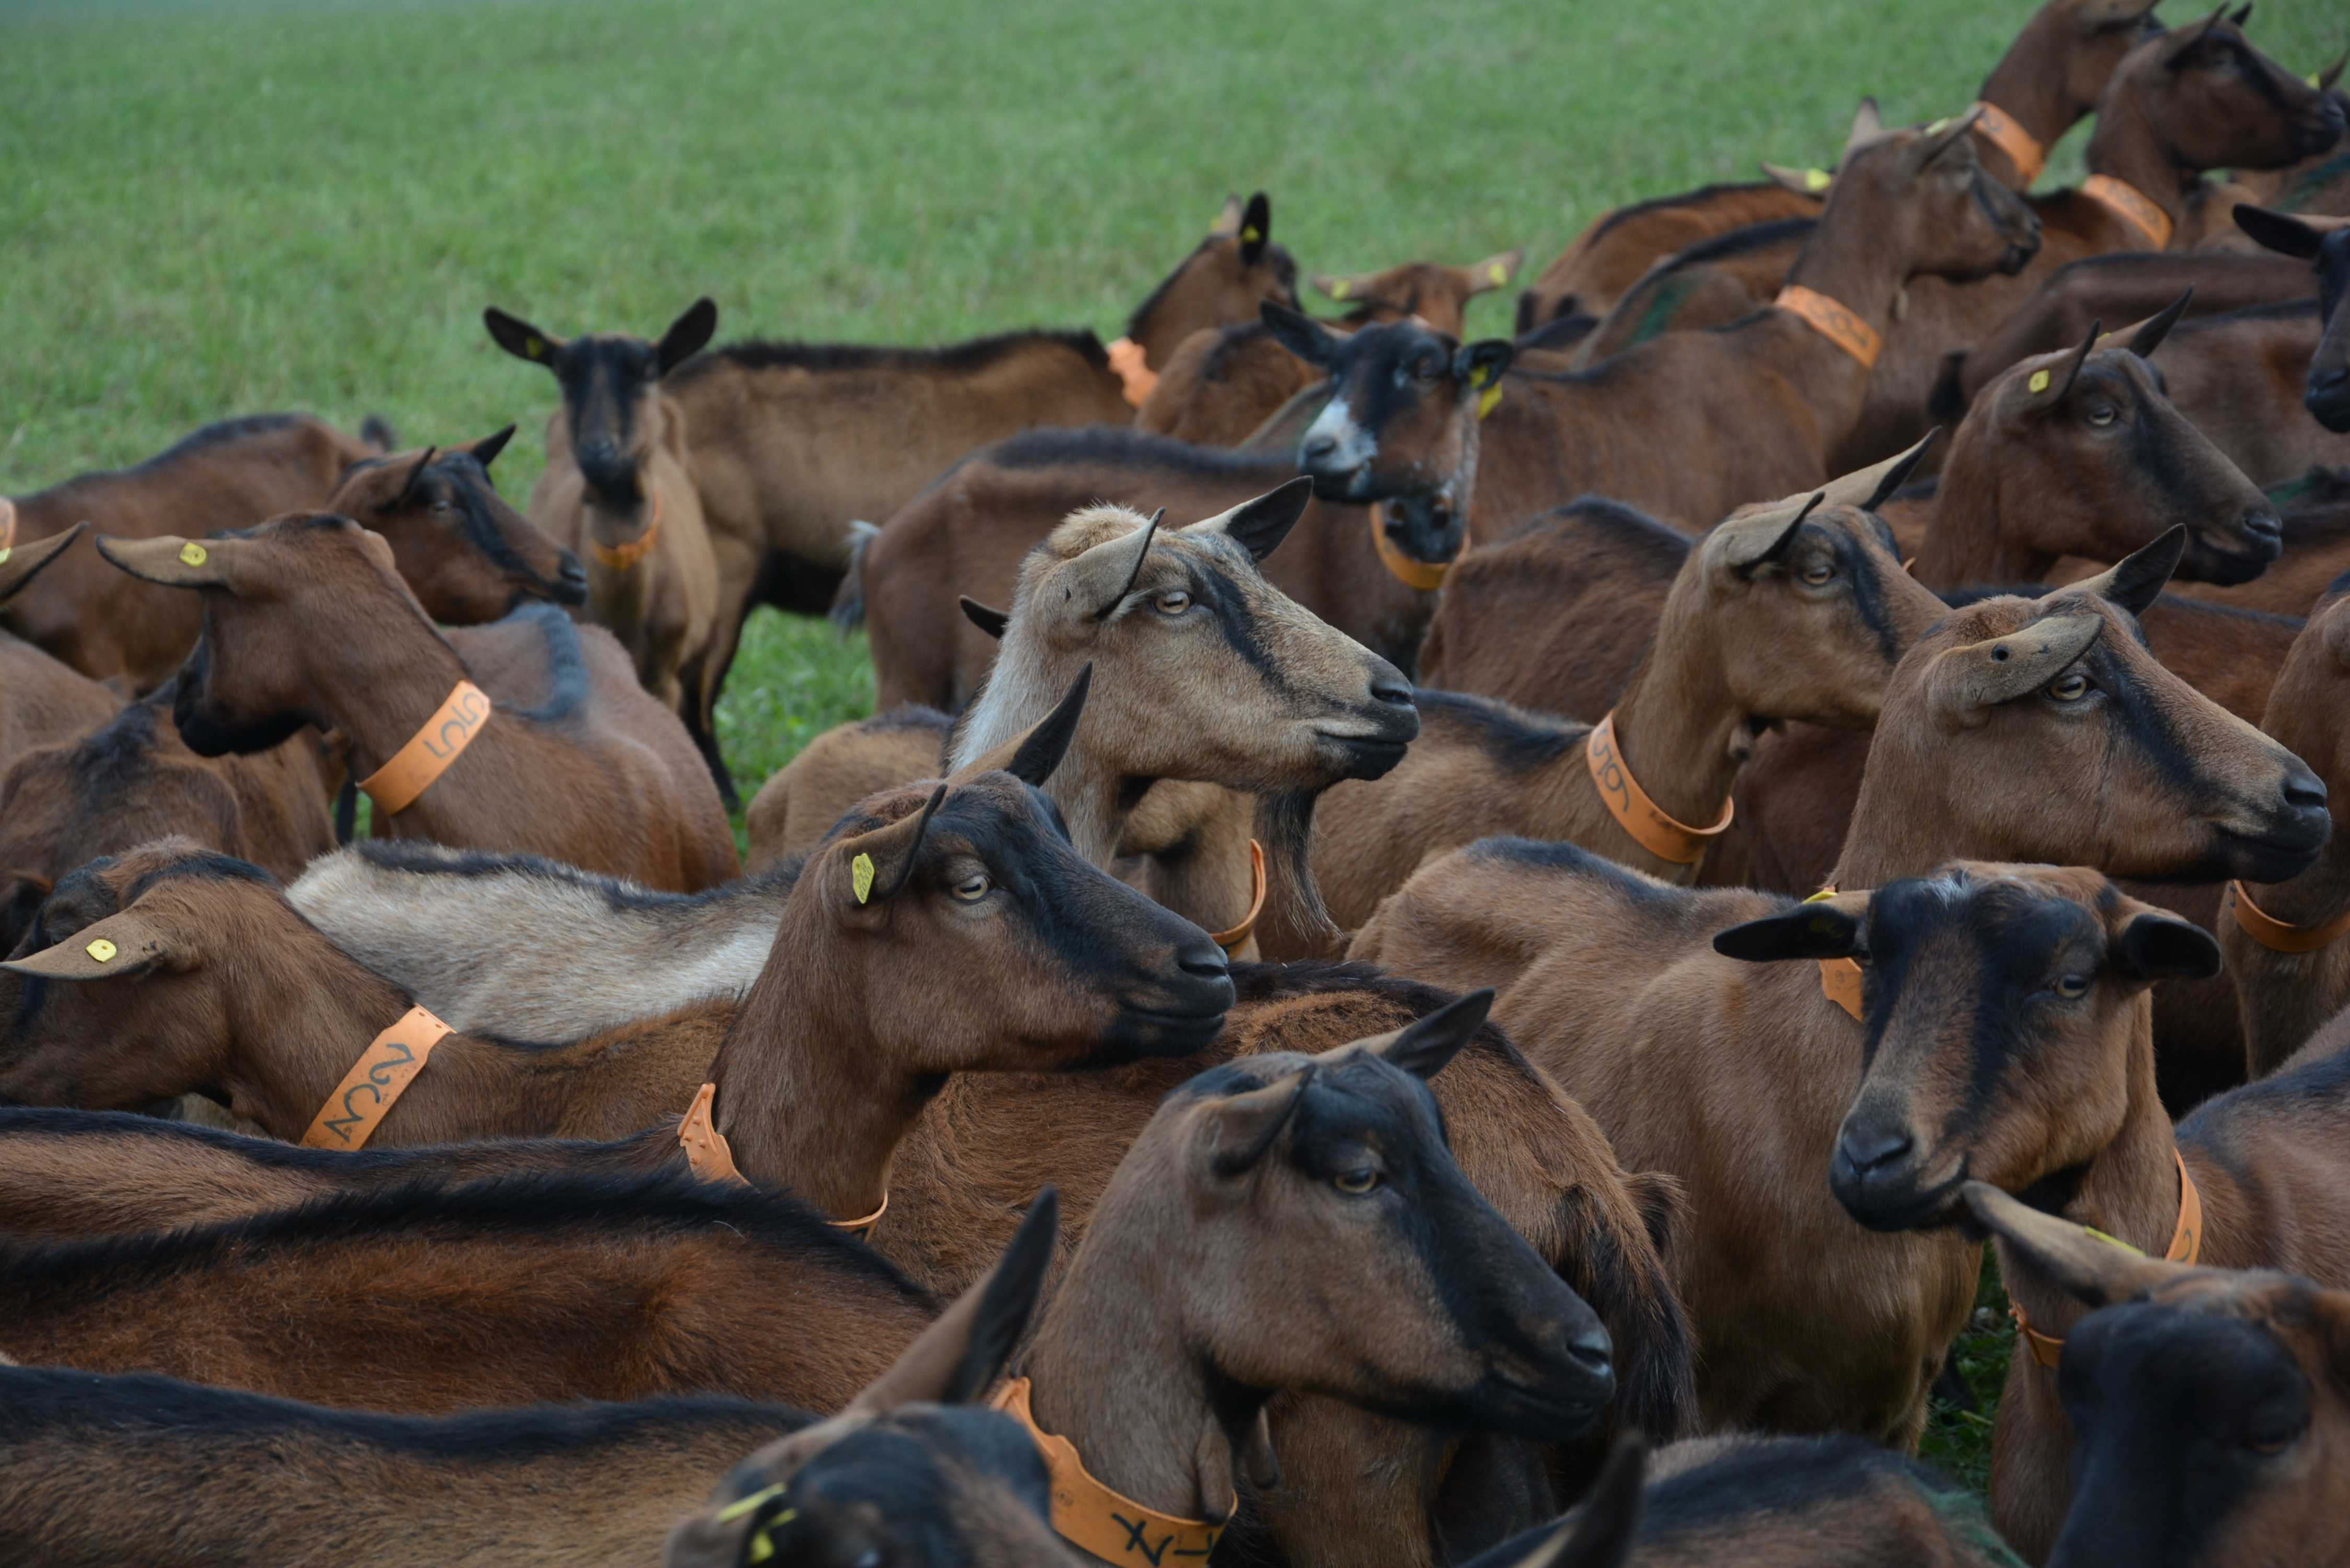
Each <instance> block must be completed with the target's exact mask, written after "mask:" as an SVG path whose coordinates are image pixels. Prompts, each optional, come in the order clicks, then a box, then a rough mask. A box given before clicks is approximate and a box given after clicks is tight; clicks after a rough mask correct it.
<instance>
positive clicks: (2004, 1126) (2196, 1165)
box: [1719, 864, 2350, 1562]
mask: <svg viewBox="0 0 2350 1568" xmlns="http://www.w3.org/2000/svg"><path fill="white" fill-rule="evenodd" d="M1719 945H1720V947H1721V950H1723V951H1725V952H1731V953H1737V954H1741V955H1742V956H1745V957H1749V958H1756V959H1763V958H1791V959H1808V960H1827V961H1839V960H1844V959H1855V960H1866V963H1865V966H1864V967H1863V969H1862V981H1861V985H1862V993H1863V998H1864V1006H1865V1027H1866V1045H1865V1046H1864V1057H1863V1059H1864V1061H1865V1063H1866V1065H1865V1067H1864V1068H1863V1071H1862V1074H1861V1078H1860V1083H1859V1085H1858V1087H1857V1089H1856V1092H1855V1093H1854V1094H1853V1096H1851V1098H1850V1102H1849V1104H1850V1109H1849V1111H1848V1112H1847V1114H1846V1116H1845V1117H1844V1121H1843V1126H1842V1127H1841V1130H1840V1131H1839V1132H1838V1134H1837V1136H1836V1141H1835V1154H1834V1157H1833V1159H1832V1161H1831V1162H1830V1164H1829V1171H1828V1175H1829V1184H1830V1186H1831V1187H1832V1188H1833V1189H1834V1190H1835V1196H1836V1199H1837V1201H1839V1202H1840V1203H1842V1204H1843V1205H1844V1207H1845V1209H1846V1210H1847V1211H1848V1212H1849V1213H1850V1214H1851V1215H1852V1217H1853V1218H1854V1219H1856V1220H1858V1221H1860V1222H1861V1223H1862V1224H1864V1225H1866V1226H1867V1227H1869V1228H1870V1229H1871V1230H1873V1231H1897V1232H1908V1231H1911V1230H1912V1229H1913V1228H1918V1227H1945V1226H1948V1225H1949V1224H1950V1221H1951V1220H1954V1219H1959V1218H1963V1210H1962V1209H1961V1203H1962V1196H1961V1194H1962V1189H1964V1188H1965V1186H1966V1184H1967V1183H1968V1181H1969V1180H1970V1179H1972V1180H1974V1181H1978V1182H1982V1183H1985V1184H1988V1185H1989V1186H1991V1187H1995V1188H1997V1189H2001V1190H2002V1191H2003V1192H2008V1193H2015V1194H2021V1195H2024V1196H2025V1197H2026V1198H2027V1199H2028V1200H2029V1201H2032V1202H2034V1203H2037V1204H2040V1205H2043V1206H2045V1207H2046V1208H2048V1209H2051V1210H2054V1211H2055V1212H2057V1213H2058V1214H2060V1215H2062V1216H2063V1217H2064V1219H2066V1220H2071V1221H2073V1222H2074V1223H2075V1224H2087V1225H2094V1226H2095V1227H2096V1228H2097V1229H2098V1230H2099V1231H2103V1232H2104V1233H2105V1234H2106V1235H2107V1236H2111V1237H2113V1238H2115V1239H2116V1240H2118V1241H2122V1242H2125V1243H2126V1244H2127V1245H2129V1246H2131V1247H2134V1248H2137V1249H2138V1250H2140V1251H2144V1252H2145V1253H2147V1255H2148V1256H2153V1257H2160V1256H2168V1257H2169V1258H2171V1259H2172V1260H2174V1261H2178V1262H2194V1261H2197V1260H2198V1259H2200V1260H2201V1261H2203V1262H2209V1263H2211V1264H2214V1265H2216V1266H2220V1267H2225V1268H2277V1269H2287V1270H2291V1271H2293V1272H2296V1273H2304V1274H2307V1275H2309V1276H2311V1277H2313V1278H2314V1279H2317V1280H2319V1281H2321V1282H2338V1281H2342V1280H2345V1278H2350V1203H2345V1199H2344V1198H2343V1195H2342V1183H2341V1181H2340V1180H2339V1179H2338V1159H2339V1157H2338V1155H2337V1153H2336V1150H2337V1149H2338V1147H2339V1145H2340V1128H2341V1126H2342V1118H2343V1116H2344V1115H2345V1110H2350V1103H2346V1102H2345V1092H2346V1090H2350V1078H2345V1072H2344V1066H2345V1063H2344V1061H2343V1060H2342V1059H2341V1058H2339V1057H2327V1058H2323V1059H2320V1060H2316V1061H2307V1062H2304V1063H2303V1064H2299V1065H2297V1066H2296V1067H2295V1068H2294V1069H2293V1070H2291V1071H2289V1072H2287V1073H2285V1074H2282V1075H2279V1076H2277V1077H2274V1078H2272V1079H2269V1080H2266V1081H2264V1082H2262V1083H2261V1084H2257V1085H2251V1086H2248V1087H2246V1088H2242V1089H2238V1090H2234V1091H2232V1092H2230V1093H2229V1094H2226V1095H2222V1096H2220V1097H2218V1098H2217V1099H2214V1100H2211V1101H2210V1102H2209V1103H2207V1104H2206V1105H2205V1106H2202V1108H2200V1109H2199V1110H2198V1111H2197V1112H2196V1113H2195V1114H2194V1115H2193V1116H2190V1117H2189V1118H2188V1119H2187V1120H2185V1121H2184V1122H2181V1123H2179V1124H2178V1127H2177V1128H2176V1131H2175V1135H2174V1129H2173V1127H2172V1126H2171V1120H2170V1116H2169V1115H2168V1113H2167V1112H2166V1111H2165V1110H2164V1109H2163V1107H2162V1104H2161V1101H2160V1100H2159V1099H2158V1097H2157V1096H2156V1094H2155V1090H2154V1043H2153V1036H2152V1033H2151V1030H2150V1028H2149V1024H2148V1012H2149V1002H2148V998H2147V983H2148V982H2149V981H2151V980H2154V979H2156V978H2158V977H2160V976H2163V975H2168V974H2179V973H2210V972H2212V971H2216V970H2217V969H2218V968H2219V965H2220V951H2219V948H2218V946H2217V944H2216V943H2214V942H2213V940H2211V938H2210V936H2209V935H2208V934H2207V933H2205V932H2204V931H2203V930H2201V929H2199V928H2197V927H2194V926H2190V925H2189V924H2187V923H2186V922H2185V921H2183V920H2179V919H2175V918H2174V917H2172V916H2170V915H2168V914H2166V913H2164V912H2163V911H2161V910H2158V909H2150V908H2148V907H2147V906H2146V905H2144V904H2140V903H2138V902H2137V900H2135V899H2132V898H2127V897H2126V896H2124V895H2123V894H2122V893H2121V892H2120V890H2119V889H2117V888H2115V887H2113V886H2112V885H2111V884H2110V883H2108V882H2107V881H2106V879H2105V878H2104V877H2101V876H2099V875H2098V874H2097V873H2095V872H2094V871H2088V870H2083V869H2079V868H2065V869H2058V868H2055V867H2036V866H2035V867H2019V866H1993V865H1977V864H1959V865H1955V866H1951V867H1946V868H1944V869H1943V870H1941V871H1940V872H1939V873H1937V874H1936V875H1934V876H1932V877H1924V878H1918V879H1910V880H1903V881H1898V882H1893V883H1889V884H1887V885H1885V886H1882V887H1880V888H1877V890H1876V892H1875V894H1874V896H1873V897H1869V898H1866V903H1865V905H1864V902H1863V898H1862V896H1860V895H1853V896H1850V897H1848V898H1837V899H1835V900H1833V901H1832V903H1831V904H1830V905H1829V906H1827V907H1825V908H1814V909H1798V910H1797V911H1795V912H1794V913H1793V914H1791V915H1783V916H1781V917H1779V918H1777V919H1771V920H1766V921H1763V922H1762V923H1761V924H1759V925H1754V926H1748V927H1745V928H1742V929H1737V930H1730V931H1724V932H1723V933H1722V934H1721V938H1720V939H1719ZM1785 967H1788V968H1790V969H1792V970H1794V971H1795V972H1797V973H1798V975H1799V977H1808V975H1809V973H1810V972H1811V971H1812V970H1813V965H1812V964H1811V963H1803V964H1800V965H1794V966H1785ZM1978 1212H1980V1210H1978ZM1999 1254H2000V1257H1999V1262H2000V1275H2001V1278H2002V1280H2003V1281H2004V1282H2005V1283H2006V1285H2007V1289H2008V1293H2009V1296H2010V1298H2011V1299H2012V1301H2013V1302H2014V1303H2015V1305H2016V1306H2017V1308H2018V1309H2019V1311H2020V1312H2021V1314H2022V1316H2021V1317H2020V1318H2019V1320H2018V1321H2019V1324H2020V1325H2021V1326H2022V1328H2023V1329H2024V1330H2025V1332H2024V1333H2023V1334H2022V1335H2020V1336H2019V1338H2018V1339H2017V1342H2016V1345H2015V1350H2014V1354H2013V1355H2012V1357H2011V1359H2010V1361H2009V1363H2008V1375H2007V1385H2006V1388H2005V1391H2004V1393H2003V1395H2002V1398H2001V1400H2000V1407H1999V1424H1998V1428H1997V1431H1996V1433H1995V1434H1994V1438H1993V1442H1992V1451H1991V1517H1992V1519H1993V1521H1995V1522H1996V1523H1997V1524H1998V1525H1999V1528H2000V1532H2001V1533H2002V1534H2003V1535H2004V1536H2006V1537H2007V1539H2008V1540H2009V1541H2010V1542H2012V1543H2013V1544H2014V1545H2015V1547H2016V1549H2017V1550H2018V1551H2019V1552H2022V1553H2023V1554H2024V1556H2026V1557H2027V1558H2029V1559H2031V1560H2033V1561H2034V1562H2037V1561H2039V1560H2041V1559H2042V1558H2043V1557H2045V1556H2046V1554H2047V1552H2048V1549H2049V1547H2050V1546H2051V1545H2052V1544H2053V1542H2054V1540H2055V1538H2056V1534H2057V1532H2058V1528H2059V1526H2060V1524H2061V1522H2062V1521H2063V1520H2064V1512H2065V1506H2066V1503H2067V1501H2068V1496H2067V1494H2068V1490H2069V1489H2068V1488H2067V1487H2066V1485H2065V1484H2064V1479H2063V1478H2064V1476H2065V1474H2066V1470H2067V1459H2068V1458H2069V1456H2068V1453H2067V1449H2069V1447H2070V1433H2069V1429H2068V1428H2067V1427H2066V1425H2065V1421H2064V1411H2063V1408H2062V1407H2061V1405H2060V1404H2059V1402H2058V1399H2057V1397H2056V1384H2057V1379H2056V1376H2054V1370H2055V1367H2056V1365H2057V1363H2058V1362H2059V1361H2060V1360H2061V1359H2064V1358H2066V1352H2065V1349H2064V1343H2063V1342H2064V1339H2065V1337H2066V1336H2067V1334H2068V1333H2069V1332H2070V1330H2071V1329H2072V1328H2073V1326H2074V1324H2076V1323H2077V1322H2078V1321H2079V1319H2080V1317H2081V1315H2082V1314H2081V1311H2080V1306H2079V1303H2077V1302H2075V1301H2074V1300H2073V1299H2072V1297H2071V1295H2070V1293H2067V1292H2066V1291H2065V1290H2064V1285H2063V1282H2062V1281H2061V1280H2052V1279H2050V1278H2049V1277H2048V1276H2047V1275H2045V1274H2043V1273H2041V1272H2038V1271H2037V1270H2036V1269H2035V1268H2034V1267H2033V1260H2032V1259H2030V1258H2029V1257H2028V1256H2024V1255H2021V1254H2019V1253H2018V1252H2016V1251H2014V1250H2013V1249H2012V1248H2010V1247H2009V1246H2007V1245H2006V1244H2004V1242H2003V1241H2002V1243H2001V1245H2000V1247H1999Z"/></svg>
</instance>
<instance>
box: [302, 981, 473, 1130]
mask: <svg viewBox="0 0 2350 1568" xmlns="http://www.w3.org/2000/svg"><path fill="white" fill-rule="evenodd" d="M448 1033H449V1026H448V1025H447V1024H445V1023H442V1022H441V1021H440V1020H439V1019H437V1018H435V1017H433V1016H432V1014H431V1013H430V1012H426V1011H425V1010H424V1009H422V1008H421V1007H411V1008H410V1009H409V1010H408V1011H407V1012H403V1013H401V1014H400V1022H399V1023H395V1024H393V1025H392V1026H391V1027H390V1028H389V1029H387V1030H385V1031H384V1032H383V1033H380V1034H379V1035H377V1036H376V1037H375V1039H374V1040H373V1041H372V1042H371V1043H369V1045H368V1048H367V1049H366V1050H365V1051H362V1052H361V1053H359V1060H358V1061H357V1062H355V1063H353V1064H352V1065H351V1070H350V1071H349V1072H348V1073H346V1074H344V1075H343V1081H342V1082H341V1083H339V1084H338V1085H335V1090H334V1093H332V1094H330V1095H328V1096H327V1103H326V1104H325V1105H323V1106H319V1107H318V1114H317V1116H313V1117H312V1118H311V1119H310V1130H309V1131H307V1132H306V1133H304V1134H303V1135H302V1146H303V1147H305V1148H364V1147H367V1140H368V1139H369V1137H373V1136H374V1135H375V1129H376V1128H377V1127H379V1126H380V1125H381V1124H382V1122H383V1118H384V1117H385V1116H387V1115H388V1114H389V1113H390V1110H391V1107H392V1106H394V1105H395V1104H396V1103H398V1101H399V1099H400V1096H402V1095H404V1094H406V1093H407V1092H408V1085H411V1084H412V1083H414V1082H415V1081H416V1075H417V1074H419V1073H421V1072H422V1071H424V1064H425V1062H426V1061H427V1060H428V1059H429V1058H430V1057H431V1056H432V1047H434V1046H435V1045H438V1044H441V1042H442V1039H443V1038H444V1037H445V1036H446V1035H447V1034H448ZM361 1095H365V1096H367V1102H366V1103H365V1104H364V1105H362V1104H360V1103H359V1096H361Z"/></svg>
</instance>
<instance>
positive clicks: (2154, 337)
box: [2129, 284, 2195, 359]
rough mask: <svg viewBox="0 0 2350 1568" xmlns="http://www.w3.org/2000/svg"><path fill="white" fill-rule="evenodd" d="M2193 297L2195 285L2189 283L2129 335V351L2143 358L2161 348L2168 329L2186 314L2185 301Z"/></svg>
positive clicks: (2168, 333) (2168, 332) (2168, 334)
mask: <svg viewBox="0 0 2350 1568" xmlns="http://www.w3.org/2000/svg"><path fill="white" fill-rule="evenodd" d="M2194 297H2195V286H2194V285H2193V284H2189V285H2188V286H2187V292H2186V293H2184V294H2182V295H2180V296H2178V298H2177V299H2174V300H2172V301H2171V302H2170V304H2169V305H2168V306H2166V307H2164V309H2163V311H2162V313H2161V314H2160V315H2159V316H2157V317H2155V318H2154V319H2153V320H2151V321H2149V322H2147V324H2146V325H2145V326H2143V327H2139V328H2138V329H2137V331H2136V332H2134V333H2132V334H2131V335H2130V340H2129V351H2130V352H2131V353H2133V354H2135V355H2137V357H2138V358H2141V359H2143V358H2147V356H2149V355H2151V354H2152V353H2153V352H2154V351H2155V350H2156V349H2158V348H2161V347H2162V340H2163V339H2164V338H2165V337H2169V336H2170V329H2171V328H2172V327H2176V326H2177V325H2178V318H2179V317H2182V316H2184V315H2186V314H2187V302H2188V301H2189V300H2190V299H2192V298H2194Z"/></svg>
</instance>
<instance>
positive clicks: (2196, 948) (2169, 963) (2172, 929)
mask: <svg viewBox="0 0 2350 1568" xmlns="http://www.w3.org/2000/svg"><path fill="white" fill-rule="evenodd" d="M2237 896H2238V897H2239V898H2241V897H2242V895H2241V894H2238V895H2237ZM2114 963H2115V964H2116V967H2118V968H2119V969H2120V970H2121V971H2123V972H2124V973H2126V974H2133V975H2137V976H2138V977H2140V978H2141V979H2145V980H2209V979H2210V978H2211V977H2212V976H2213V975H2215V974H2218V973H2219V972H2220V944H2219V943H2218V942H2217V941H2215V940H2212V936H2211V933H2210V932H2209V931H2207V930H2205V929H2203V928H2202V927H2200V926H2197V925H2190V924H2189V923H2188V922H2187V921H2185V920H2182V919H2178V918H2176V917H2175V916H2171V915H2154V914H2148V915H2140V916H2138V917H2137V919H2134V920H2132V921H2131V922H2130V923H2129V924H2128V925H2126V926H2124V927H2123V928H2122V934H2121V935H2120V936H2118V937H2116V938H2115V939H2114Z"/></svg>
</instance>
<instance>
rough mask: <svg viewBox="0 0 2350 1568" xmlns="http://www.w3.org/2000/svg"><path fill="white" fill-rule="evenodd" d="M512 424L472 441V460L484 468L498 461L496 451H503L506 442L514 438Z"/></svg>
mask: <svg viewBox="0 0 2350 1568" xmlns="http://www.w3.org/2000/svg"><path fill="white" fill-rule="evenodd" d="M514 433H515V428H514V426H512V425H508V426H506V428H505V429H504V430H502V431H491V432H490V433H489V434H488V435H485V436H484V437H483V438H482V439H481V440H479V441H475V442H474V443H473V461H474V462H478V463H480V464H481V465H482V467H483V468H484V469H487V468H488V467H489V466H490V464H492V463H494V462H497V461H498V453H500V452H504V451H505V449H506V442H508V441H512V440H514Z"/></svg>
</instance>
